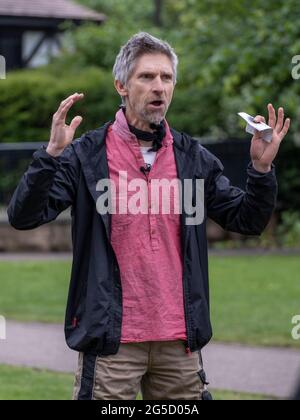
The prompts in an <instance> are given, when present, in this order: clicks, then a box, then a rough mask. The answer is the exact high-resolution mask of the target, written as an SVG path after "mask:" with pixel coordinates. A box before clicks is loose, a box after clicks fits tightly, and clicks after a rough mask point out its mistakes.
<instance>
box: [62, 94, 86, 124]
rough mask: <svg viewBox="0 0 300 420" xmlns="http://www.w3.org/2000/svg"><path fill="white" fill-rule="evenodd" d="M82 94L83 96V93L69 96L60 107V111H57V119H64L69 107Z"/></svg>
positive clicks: (80, 97) (81, 96)
mask: <svg viewBox="0 0 300 420" xmlns="http://www.w3.org/2000/svg"><path fill="white" fill-rule="evenodd" d="M83 96H84V95H83V94H78V95H77V96H74V97H71V98H70V99H69V100H68V101H67V102H66V103H65V105H64V106H63V107H62V109H61V111H60V113H58V120H59V121H62V120H65V119H66V116H67V113H68V111H69V109H70V108H71V107H72V106H73V105H74V103H76V102H77V101H79V100H80V99H82V98H83Z"/></svg>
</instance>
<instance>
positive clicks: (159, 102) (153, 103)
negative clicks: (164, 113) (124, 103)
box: [150, 101, 164, 108]
mask: <svg viewBox="0 0 300 420" xmlns="http://www.w3.org/2000/svg"><path fill="white" fill-rule="evenodd" d="M163 104H164V102H163V101H152V102H150V105H152V106H154V107H156V108H159V107H161V106H163Z"/></svg>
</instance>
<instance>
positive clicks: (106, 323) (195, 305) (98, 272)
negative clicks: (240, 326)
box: [8, 122, 277, 355]
mask: <svg viewBox="0 0 300 420" xmlns="http://www.w3.org/2000/svg"><path fill="white" fill-rule="evenodd" d="M109 124H111V122H109V123H107V124H105V126H103V127H101V128H99V129H96V130H94V131H90V132H88V133H86V134H84V135H83V136H82V137H81V138H80V139H76V140H74V141H73V142H72V144H71V145H69V146H68V147H67V148H66V149H65V151H64V152H63V154H62V155H61V156H59V157H58V158H53V157H51V156H50V155H48V154H47V152H46V151H45V146H43V147H42V148H41V149H39V150H37V151H36V152H35V153H34V154H33V160H32V162H31V163H30V166H29V168H28V170H27V172H26V173H25V174H24V175H23V177H22V179H21V181H20V183H19V185H18V187H17V189H16V191H15V192H14V195H13V197H12V199H11V202H10V204H9V207H8V217H9V222H10V224H11V225H12V226H13V227H15V228H16V229H20V230H26V229H33V228H36V227H37V226H40V225H42V224H44V223H47V222H50V221H51V220H54V219H55V218H56V217H57V216H58V214H59V213H60V212H62V211H63V210H65V209H66V208H68V207H69V206H71V215H72V241H73V264H72V274H71V282H70V288H69V296H68V304H67V311H66V319H65V334H66V340H67V344H68V345H69V347H70V348H72V349H74V350H78V351H87V352H94V353H97V354H103V355H109V354H115V353H117V351H118V348H119V344H120V336H121V323H122V287H121V281H120V271H119V266H118V262H117V260H116V256H115V253H114V251H113V248H112V246H111V243H110V229H111V226H110V225H111V216H110V215H109V214H106V215H100V214H99V213H97V210H96V201H97V199H98V197H99V196H100V194H101V192H99V191H97V190H96V184H97V182H98V181H99V180H100V179H102V178H109V172H108V163H107V156H106V145H105V138H106V132H107V128H108V126H109ZM172 135H173V137H174V144H173V147H174V152H175V160H176V165H177V172H178V178H179V179H180V180H182V182H183V180H184V179H197V178H200V179H204V180H205V218H206V217H207V216H209V217H210V218H212V219H213V220H214V221H216V222H217V223H218V224H220V225H221V226H222V227H223V228H225V229H227V230H230V231H233V232H239V233H242V234H246V235H259V234H261V232H262V231H263V230H264V228H265V227H266V225H267V223H268V221H269V219H270V216H271V214H272V211H273V209H274V206H275V200H276V194H277V183H276V178H275V170H274V166H273V167H272V171H271V172H269V173H267V174H261V173H259V172H257V171H255V170H254V168H253V167H252V165H251V164H249V166H248V180H247V186H246V192H244V191H242V190H240V189H239V188H236V187H232V186H231V185H230V183H229V180H228V179H227V178H226V177H225V176H224V175H223V166H222V164H221V163H220V161H219V160H218V159H217V158H216V157H215V156H214V155H212V154H211V153H210V152H209V151H208V150H206V149H205V148H204V147H202V146H201V145H200V144H199V143H198V142H197V141H196V140H194V139H192V138H191V137H189V136H188V135H186V134H184V133H181V134H180V133H178V132H176V131H175V130H172ZM182 208H183V214H182V215H181V229H182V249H183V257H184V274H183V289H184V308H185V319H186V329H187V335H188V342H187V344H186V346H187V347H189V348H190V350H191V351H196V350H198V349H201V348H202V347H203V346H205V344H207V343H208V341H209V340H210V338H211V336H212V330H211V323H210V314H209V284H208V258H207V239H206V223H205V222H204V223H202V224H201V225H196V226H195V225H186V223H185V217H186V214H185V213H184V206H182Z"/></svg>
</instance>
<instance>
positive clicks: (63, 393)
mask: <svg viewBox="0 0 300 420" xmlns="http://www.w3.org/2000/svg"><path fill="white" fill-rule="evenodd" d="M73 382H74V377H73V375H70V374H63V373H56V372H49V371H44V370H37V369H28V368H20V367H12V366H4V365H0V400H70V399H71V397H72V391H73ZM212 393H213V396H214V399H216V400H261V399H267V398H266V397H264V396H260V395H249V394H240V393H235V392H228V391H213V392H212ZM138 399H141V396H140V395H139V396H138ZM268 399H269V398H268Z"/></svg>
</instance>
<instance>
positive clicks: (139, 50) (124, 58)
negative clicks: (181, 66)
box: [113, 32, 178, 85]
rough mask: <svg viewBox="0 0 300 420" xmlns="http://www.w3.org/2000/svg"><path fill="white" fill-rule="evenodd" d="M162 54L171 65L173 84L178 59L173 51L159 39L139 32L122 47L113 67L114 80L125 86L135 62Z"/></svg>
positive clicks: (175, 79)
mask: <svg viewBox="0 0 300 420" xmlns="http://www.w3.org/2000/svg"><path fill="white" fill-rule="evenodd" d="M156 53H162V54H165V55H166V56H168V57H169V59H170V60H171V63H172V68H173V75H174V84H176V81H177V65H178V57H177V55H176V53H175V51H174V49H173V48H172V47H171V46H170V45H169V44H168V43H167V42H166V41H162V40H161V39H158V38H155V37H154V36H152V35H150V34H148V33H147V32H139V33H137V34H135V35H134V36H133V37H132V38H130V39H129V40H128V41H127V43H126V44H125V45H123V46H122V48H121V50H120V52H119V54H118V55H117V57H116V61H115V64H114V67H113V75H114V77H115V80H119V81H120V82H121V83H122V85H126V83H127V82H128V80H129V79H130V76H131V74H132V72H133V70H134V67H135V64H136V60H137V59H138V58H139V57H141V56H142V55H144V54H156Z"/></svg>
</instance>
